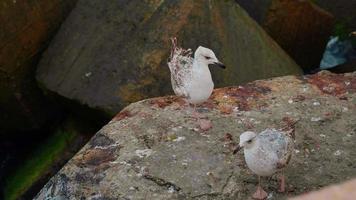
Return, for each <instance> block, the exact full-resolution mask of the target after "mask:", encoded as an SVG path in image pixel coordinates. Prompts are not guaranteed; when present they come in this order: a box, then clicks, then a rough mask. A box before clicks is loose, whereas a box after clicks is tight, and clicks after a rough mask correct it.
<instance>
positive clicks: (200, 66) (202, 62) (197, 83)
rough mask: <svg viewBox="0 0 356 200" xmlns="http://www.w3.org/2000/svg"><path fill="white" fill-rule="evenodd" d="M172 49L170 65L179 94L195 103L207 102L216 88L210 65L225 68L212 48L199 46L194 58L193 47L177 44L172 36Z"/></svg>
mask: <svg viewBox="0 0 356 200" xmlns="http://www.w3.org/2000/svg"><path fill="white" fill-rule="evenodd" d="M171 40H172V51H171V55H170V60H169V61H168V67H169V70H170V72H171V84H172V88H173V91H174V93H175V94H176V95H177V96H180V97H183V98H185V99H186V100H187V101H188V102H189V103H191V104H193V105H194V108H195V106H196V104H200V103H203V102H205V101H206V100H207V99H208V98H209V97H210V95H211V93H212V92H213V89H214V82H213V80H212V78H211V73H210V70H209V67H208V66H209V65H217V66H219V67H221V68H224V69H225V65H224V64H223V63H221V62H220V61H219V60H218V59H217V58H216V56H215V54H214V52H213V51H212V50H211V49H208V48H205V47H202V46H199V47H198V48H197V49H196V51H195V53H194V58H192V56H191V55H192V50H191V49H183V48H181V47H178V46H177V39H176V38H172V39H171Z"/></svg>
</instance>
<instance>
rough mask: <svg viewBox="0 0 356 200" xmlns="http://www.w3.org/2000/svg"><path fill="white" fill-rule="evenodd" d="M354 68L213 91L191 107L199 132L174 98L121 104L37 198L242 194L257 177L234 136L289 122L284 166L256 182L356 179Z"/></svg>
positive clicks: (302, 184)
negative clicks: (291, 144)
mask: <svg viewBox="0 0 356 200" xmlns="http://www.w3.org/2000/svg"><path fill="white" fill-rule="evenodd" d="M355 105H356V73H352V74H344V75H335V74H331V73H327V72H322V73H319V74H316V75H312V76H307V77H295V76H285V77H280V78H274V79H271V80H262V81H255V82H252V83H249V84H246V85H243V86H236V87H228V88H221V89H216V90H215V91H214V93H213V95H212V97H211V98H210V99H209V100H208V101H207V102H206V103H205V104H204V105H202V106H200V107H199V108H198V110H199V111H200V112H201V114H202V115H204V116H206V117H207V118H208V119H209V120H211V121H212V123H213V126H212V128H211V129H209V130H206V131H202V130H200V129H199V128H197V123H196V122H195V121H194V120H193V119H192V118H191V117H190V113H191V109H189V107H187V105H185V103H184V101H182V100H181V99H178V98H177V97H174V96H167V97H159V98H153V99H147V100H144V101H140V102H137V103H134V104H131V105H130V106H128V107H126V108H125V109H124V110H122V111H121V112H120V113H119V114H118V115H116V117H115V118H113V120H112V121H111V122H110V123H108V124H107V125H106V126H104V127H103V128H102V129H101V130H100V131H99V132H98V133H97V134H96V135H95V136H94V137H93V138H92V140H91V141H90V142H89V143H88V144H87V145H86V146H85V147H84V148H83V149H82V150H81V151H80V152H79V153H77V155H76V156H74V157H73V158H72V159H71V160H70V161H69V162H68V163H67V164H66V165H65V166H64V167H63V168H62V169H61V170H60V171H59V172H58V174H57V175H56V176H54V177H53V178H52V179H51V180H50V181H49V182H48V183H47V184H46V185H45V187H44V188H43V189H42V190H41V192H40V193H39V194H38V195H37V197H36V198H35V199H48V198H51V199H83V198H86V199H247V198H248V197H249V196H250V195H251V194H252V193H253V192H254V189H255V186H256V185H257V177H256V176H255V175H253V174H252V173H251V171H249V170H248V169H247V168H246V165H245V162H244V159H243V156H242V152H239V153H238V154H236V155H233V153H232V149H233V147H234V144H235V143H237V142H238V138H239V135H240V133H242V132H244V131H246V130H253V131H261V130H264V129H265V128H267V127H270V128H282V127H286V126H289V125H290V123H292V122H294V121H296V120H299V121H298V122H297V123H296V125H295V135H296V149H295V153H294V155H293V157H292V160H291V163H290V165H289V166H288V168H287V169H286V171H285V172H286V177H287V183H288V184H287V188H288V189H287V191H288V192H287V193H286V194H280V193H277V192H276V191H277V187H278V186H277V181H276V178H275V177H274V178H272V179H270V180H267V179H266V180H264V181H263V184H264V187H265V189H266V190H267V191H268V192H269V195H271V196H272V197H273V199H285V198H286V197H287V196H294V195H297V194H301V193H304V192H307V191H310V190H314V189H318V188H320V187H323V186H326V185H329V184H332V183H338V182H341V181H343V180H345V179H350V178H351V177H352V176H355V174H356V173H355V172H356V163H355V162H354V161H355V159H356V153H355V151H354V146H355V144H356V142H355V141H356V140H355V137H356V123H355V122H356V106H355Z"/></svg>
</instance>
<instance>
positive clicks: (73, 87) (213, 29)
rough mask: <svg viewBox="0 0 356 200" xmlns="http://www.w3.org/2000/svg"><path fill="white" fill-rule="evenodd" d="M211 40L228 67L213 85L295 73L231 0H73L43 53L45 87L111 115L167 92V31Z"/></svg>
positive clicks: (198, 41)
mask: <svg viewBox="0 0 356 200" xmlns="http://www.w3.org/2000/svg"><path fill="white" fill-rule="evenodd" d="M174 36H176V37H178V40H179V43H180V45H181V46H183V47H185V48H192V49H193V50H195V49H196V48H197V47H198V46H199V45H202V46H206V47H210V48H211V49H213V50H214V52H216V54H217V56H218V57H219V58H220V60H221V61H223V62H224V63H225V64H226V66H228V67H227V69H226V70H224V71H223V70H220V69H214V68H212V71H213V76H214V77H213V79H214V80H215V83H216V85H217V86H226V85H233V84H239V83H242V82H247V81H251V80H255V79H261V78H267V77H274V76H281V75H287V74H300V73H301V70H300V68H299V67H298V66H297V65H296V64H295V63H294V61H293V60H292V59H290V58H289V56H288V55H287V54H286V53H285V52H284V51H283V50H282V49H281V48H280V47H279V46H278V45H277V44H276V43H275V42H274V41H273V40H272V39H271V38H270V37H269V36H268V35H267V34H266V33H265V32H264V31H263V30H262V29H261V28H260V27H259V26H258V25H257V24H256V23H255V22H254V21H253V20H252V19H251V18H250V17H249V16H248V15H247V14H246V13H245V11H243V9H241V8H240V7H239V6H238V5H237V4H236V3H235V2H234V1H232V0H228V1H207V0H197V1H190V0H181V1H171V0H164V1H141V0H131V1H127V0H119V1H118V0H107V1H101V0H100V1H99V0H80V1H78V4H77V5H76V7H75V9H74V10H73V12H72V13H71V15H70V16H69V17H68V18H67V20H66V21H65V23H64V24H63V26H62V27H61V30H60V31H59V33H58V34H57V35H56V37H55V39H54V40H53V41H52V43H51V45H50V47H49V49H48V50H47V51H46V52H45V53H44V55H43V58H42V60H41V62H40V64H39V68H38V71H37V79H38V81H39V82H40V83H41V85H42V86H43V87H44V88H45V89H46V90H49V91H52V92H55V93H57V94H59V95H61V96H63V97H65V98H68V99H71V100H75V101H79V102H80V103H82V104H85V105H88V106H89V107H91V108H95V109H98V110H101V111H105V112H106V113H108V114H109V115H111V116H113V115H114V114H115V113H116V112H118V111H119V110H120V109H121V108H122V107H123V106H125V105H127V104H128V103H131V102H135V101H138V100H141V99H145V98H148V97H154V96H162V95H164V94H168V93H171V87H170V84H169V83H170V75H169V70H168V67H167V59H168V56H169V54H170V49H171V44H170V40H169V39H170V37H174Z"/></svg>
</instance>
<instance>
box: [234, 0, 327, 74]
mask: <svg viewBox="0 0 356 200" xmlns="http://www.w3.org/2000/svg"><path fill="white" fill-rule="evenodd" d="M237 2H238V3H240V4H241V5H242V6H243V7H244V8H245V9H246V10H247V11H248V12H249V13H250V15H251V16H252V17H254V19H256V20H257V21H258V22H259V23H260V24H261V25H262V26H263V27H264V29H265V30H266V32H267V33H268V34H269V35H270V36H271V37H272V38H273V39H274V40H275V41H276V42H277V43H278V44H279V45H280V46H281V47H282V48H283V49H284V50H285V51H286V52H287V53H288V54H289V55H290V56H291V57H292V58H293V59H294V60H295V61H296V62H297V63H298V64H299V65H300V66H301V67H302V68H303V69H304V70H305V71H309V70H311V69H314V68H317V67H319V64H320V60H321V58H322V55H323V52H324V49H325V46H326V44H327V41H328V39H329V36H330V35H331V34H332V31H333V25H334V18H333V16H332V15H331V14H329V13H328V12H326V11H325V10H323V9H321V8H319V7H318V6H316V5H314V4H313V3H312V2H311V1H309V0H298V1H295V0H264V1H258V2H257V1H244V0H237ZM254 8H257V9H254Z"/></svg>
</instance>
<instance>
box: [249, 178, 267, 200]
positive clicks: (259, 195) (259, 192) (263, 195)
mask: <svg viewBox="0 0 356 200" xmlns="http://www.w3.org/2000/svg"><path fill="white" fill-rule="evenodd" d="M267 195H268V194H267V192H266V191H264V190H263V188H262V187H261V176H258V186H257V190H256V192H255V193H254V194H253V195H252V198H254V199H258V200H263V199H266V198H267Z"/></svg>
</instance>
